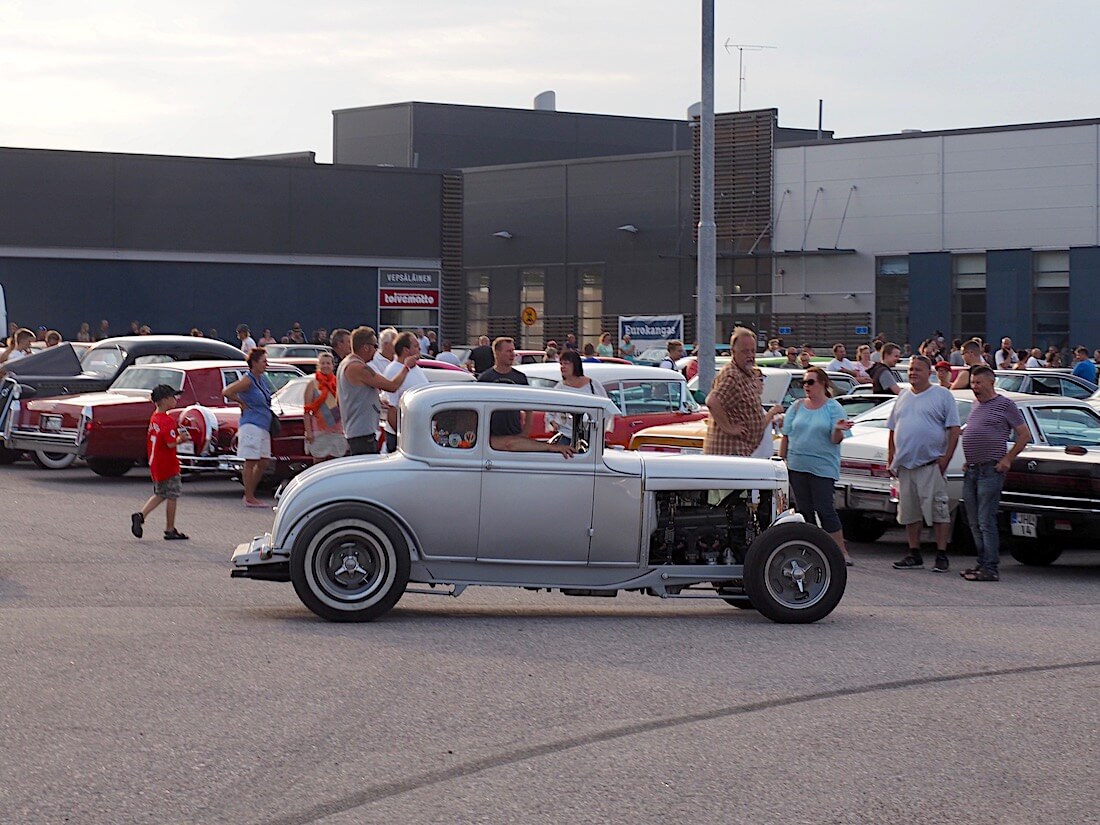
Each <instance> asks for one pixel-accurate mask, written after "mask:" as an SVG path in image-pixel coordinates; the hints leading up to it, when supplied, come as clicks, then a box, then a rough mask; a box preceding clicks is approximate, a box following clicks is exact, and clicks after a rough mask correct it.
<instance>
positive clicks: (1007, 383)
mask: <svg viewBox="0 0 1100 825" xmlns="http://www.w3.org/2000/svg"><path fill="white" fill-rule="evenodd" d="M993 383H994V384H995V385H996V387H997V389H999V390H1004V391H1005V392H1019V391H1020V387H1021V386H1023V383H1024V379H1023V377H1022V376H1019V375H998V376H997V377H996V378H995V379H993Z"/></svg>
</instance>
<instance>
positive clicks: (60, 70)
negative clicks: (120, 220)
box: [0, 0, 1100, 161]
mask: <svg viewBox="0 0 1100 825" xmlns="http://www.w3.org/2000/svg"><path fill="white" fill-rule="evenodd" d="M699 5H700V4H699V3H698V2H695V1H694V0H629V2H627V1H626V0H586V1H585V2H579V1H578V0H543V2H539V3H533V2H524V0H513V2H497V0H405V2H390V1H389V0H386V1H385V2H382V1H381V0H310V2H297V3H293V4H291V3H286V2H283V0H268V2H262V3H261V2H252V1H251V0H247V1H240V2H234V0H217V1H216V2H212V0H185V2H182V3H181V2H176V3H171V4H169V3H163V2H158V0H143V1H141V2H139V1H138V0H127V1H124V0H100V2H98V3H88V2H86V0H82V2H72V1H71V0H35V2H29V0H0V146H25V147H36V148H58V149H89V150H101V151H117V152H143V153H152V154H181V155H209V156H220V157H235V156H241V155H251V154H265V153H275V152H289V151H300V150H313V151H316V152H317V155H318V160H322V161H328V160H330V159H331V157H332V116H331V112H332V110H333V109H342V108H350V107H355V106H368V105H375V104H381V103H392V102H399V101H406V100H421V101H433V102H449V103H467V104H478V105H487V106H509V107H519V108H529V107H530V106H531V102H532V99H533V98H534V96H535V95H536V94H537V93H538V92H540V91H543V90H545V89H553V90H555V91H556V92H557V100H558V109H560V110H562V111H576V112H600V113H608V114H616V115H644V116H653V117H669V118H682V117H684V113H685V110H686V109H687V106H688V105H689V104H690V103H692V102H693V101H696V100H698V99H699V96H700V93H699V19H700V17H699ZM716 7H717V15H716V16H717V23H716V32H717V33H716V39H717V41H718V44H719V46H718V51H717V54H716V58H715V62H716V74H717V79H716V109H717V110H718V111H729V110H736V108H737V85H738V84H737V74H738V72H737V52H736V50H733V51H731V52H730V53H728V54H727V52H726V51H725V50H724V49H723V48H722V44H723V43H725V42H726V41H727V40H729V41H730V42H732V43H746V44H764V45H770V46H775V47H776V48H775V49H769V50H767V51H746V52H745V56H744V57H745V77H746V80H745V84H744V87H743V92H742V94H743V101H744V108H746V109H749V108H761V107H770V106H775V107H778V109H779V113H780V124H781V125H784V126H794V127H805V128H812V127H814V126H816V123H817V100H818V98H824V100H825V128H826V129H832V130H834V131H835V132H836V134H837V135H838V136H849V135H859V134H877V133H884V132H896V131H899V130H901V129H906V128H910V129H925V130H932V129H949V128H961V127H967V126H988V125H996V124H1005V123H1027V122H1036V121H1045V120H1064V119H1073V118H1089V117H1100V97H1098V94H1097V88H1098V84H1097V81H1098V80H1100V56H1098V55H1100V48H1097V45H1096V42H1095V38H1096V33H1097V31H1100V3H1097V2H1095V0H1089V1H1086V0H1064V1H1063V2H1055V3H1051V4H1040V3H1036V2H1033V1H1032V2H1028V3H1024V2H1016V0H1008V2H1005V1H1004V0H1002V2H1000V3H996V4H994V3H988V2H982V3H978V2H971V0H955V2H947V1H946V0H924V2H920V3H905V4H900V3H889V2H875V3H869V2H862V0H849V2H843V3H836V2H829V0H817V1H816V2H809V1H808V0H788V1H787V2H768V3H764V2H759V1H758V2H753V3H731V2H722V0H718V2H717V4H716Z"/></svg>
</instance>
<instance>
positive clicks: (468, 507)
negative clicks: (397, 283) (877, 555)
mask: <svg viewBox="0 0 1100 825" xmlns="http://www.w3.org/2000/svg"><path fill="white" fill-rule="evenodd" d="M619 414H620V413H619V410H618V409H617V408H616V407H615V405H614V403H612V402H611V401H610V400H608V399H605V398H600V397H597V396H591V395H581V394H579V393H571V392H564V391H561V390H553V389H539V388H534V387H523V386H516V385H503V384H487V383H471V384H450V385H437V386H432V387H424V388H421V389H418V390H417V391H416V392H413V393H407V394H406V395H404V396H403V397H402V399H401V404H400V408H399V423H398V451H397V452H396V453H392V454H390V455H386V456H358V457H352V458H342V459H336V460H333V461H328V462H325V463H324V464H319V465H317V466H315V467H311V468H310V469H308V470H306V471H305V472H303V473H302V474H300V475H299V476H297V477H296V478H295V479H293V480H292V481H291V482H290V483H289V484H288V485H287V486H286V487H285V488H284V489H283V491H282V493H281V495H280V496H279V497H278V501H277V504H276V506H275V521H274V525H273V526H272V530H271V532H270V533H269V534H266V535H263V536H258V537H256V538H254V539H253V540H252V541H250V542H247V543H245V544H241V545H240V546H238V547H237V549H236V551H235V552H234V554H233V557H232V564H233V570H232V576H233V577H234V578H251V579H259V580H265V581H277V582H288V581H289V582H292V583H293V585H294V589H295V591H296V593H297V594H298V597H299V598H300V599H301V600H302V602H303V603H304V604H305V605H306V606H307V607H308V608H309V609H310V610H312V611H313V612H314V613H316V614H317V615H318V616H321V617H323V618H325V619H328V620H331V621H345V622H347V621H368V620H371V619H374V618H377V617H378V616H381V615H382V614H384V613H386V612H387V611H388V610H390V609H391V608H392V607H393V606H394V605H395V604H396V603H397V601H398V600H399V599H400V598H401V596H402V595H403V594H404V593H406V592H410V593H418V594H435V595H452V596H457V595H459V594H460V593H462V591H463V590H465V589H466V587H468V586H469V585H474V584H478V585H497V586H514V587H523V588H527V589H530V590H541V589H544V588H545V589H557V590H560V591H561V592H562V593H564V594H566V595H571V596H614V595H615V594H616V593H617V592H618V591H620V590H624V591H638V592H643V593H647V594H650V595H653V596H659V597H661V598H688V599H690V598H711V599H721V600H724V601H726V602H728V603H730V604H732V605H734V606H736V607H754V608H756V609H757V610H759V611H760V612H761V613H762V614H763V615H764V616H766V617H768V618H769V619H772V620H774V621H777V622H799V623H802V622H813V621H817V620H818V619H821V618H822V617H824V616H827V615H828V614H829V613H830V612H831V611H832V610H833V608H835V607H836V605H837V603H838V602H839V601H840V599H841V597H842V595H843V594H844V588H845V584H846V581H847V577H846V570H845V566H844V559H843V557H842V555H841V553H840V550H839V548H837V546H836V544H835V543H834V542H833V541H832V539H830V538H829V536H828V535H827V534H826V533H825V532H823V531H822V530H820V529H819V528H817V527H815V526H811V525H808V524H806V523H805V522H804V521H803V519H802V517H801V516H799V515H797V514H795V513H792V512H789V511H788V509H787V501H788V499H787V496H788V483H787V469H786V466H785V465H784V464H783V463H782V462H780V461H773V460H767V459H751V458H738V457H732V456H730V457H726V456H690V455H653V454H644V453H637V452H626V451H621V450H614V449H605V435H606V433H607V432H608V430H609V429H610V428H611V427H613V426H614V419H615V417H616V416H617V415H619ZM530 415H539V416H544V417H559V418H561V417H568V418H570V419H571V426H570V427H569V428H567V429H568V430H569V431H570V432H571V435H570V437H569V440H568V441H567V440H566V439H565V438H564V437H563V436H562V435H561V434H560V433H559V434H558V435H555V436H554V438H553V439H551V440H548V441H543V440H540V439H528V438H524V437H523V436H522V435H519V436H515V435H513V436H502V435H499V434H494V433H493V431H496V432H497V433H499V432H501V429H502V427H501V426H498V425H503V424H505V423H506V422H508V421H512V420H514V421H516V422H519V421H521V420H522V417H524V416H530ZM555 439H556V441H555ZM566 444H568V445H569V447H571V450H567V449H566V447H565V445H566ZM570 451H572V452H573V454H572V455H568V456H567V454H568V453H569V452H570ZM442 502H446V505H445V506H444V505H443V504H442ZM531 502H538V506H531ZM410 583H415V585H424V586H413V587H409V585H410Z"/></svg>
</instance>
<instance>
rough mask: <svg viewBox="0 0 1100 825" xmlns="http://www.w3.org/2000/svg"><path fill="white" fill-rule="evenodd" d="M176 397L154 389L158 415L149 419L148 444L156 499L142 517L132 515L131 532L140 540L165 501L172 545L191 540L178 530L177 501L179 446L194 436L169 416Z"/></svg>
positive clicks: (170, 391)
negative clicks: (154, 513) (152, 517)
mask: <svg viewBox="0 0 1100 825" xmlns="http://www.w3.org/2000/svg"><path fill="white" fill-rule="evenodd" d="M177 395H179V393H178V392H177V391H176V390H174V389H172V388H171V387H170V386H168V385H167V384H158V385H157V386H155V387H153V403H154V404H156V405H157V411H156V412H155V413H153V417H152V418H150V419H149V437H148V440H147V441H146V443H145V446H146V451H147V452H148V454H149V475H150V476H152V477H153V495H152V496H150V497H149V500H148V501H147V502H145V506H144V507H142V508H141V512H140V513H132V514H131V515H130V532H131V533H133V534H134V535H135V536H136V537H137V538H139V539H140V538H141V535H142V532H143V530H142V525H143V524H145V517H146V516H147V515H149V514H150V513H151V512H153V510H155V509H156V508H157V507H158V506H160V503H161V502H162V501H167V502H168V506H167V508H166V511H165V516H166V519H165V521H166V523H165V526H164V538H165V539H167V540H169V541H171V540H178V539H187V538H190V536H188V535H185V534H184V533H181V532H180V531H179V530H177V529H176V500H177V499H179V497H180V493H181V492H182V490H183V485H182V484H181V482H180V460H179V456H177V455H176V445H177V444H179V443H181V442H183V441H189V440H190V439H191V434H190V433H188V432H187V430H186V429H184V428H183V427H180V426H179V423H178V422H177V421H175V420H174V419H173V418H172V416H170V415H169V414H168V411H169V410H170V409H172V408H173V407H174V406H176V396H177Z"/></svg>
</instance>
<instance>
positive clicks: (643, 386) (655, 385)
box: [608, 381, 681, 415]
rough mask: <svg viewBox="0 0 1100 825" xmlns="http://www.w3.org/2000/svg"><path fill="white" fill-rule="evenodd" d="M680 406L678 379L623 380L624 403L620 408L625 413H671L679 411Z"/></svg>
mask: <svg viewBox="0 0 1100 825" xmlns="http://www.w3.org/2000/svg"><path fill="white" fill-rule="evenodd" d="M608 394H609V395H610V393H608ZM680 406H681V398H680V386H679V383H678V382H676V381H623V383H622V404H621V405H619V408H620V409H621V410H623V412H624V414H625V415H645V414H646V413H671V412H677V411H678V410H679V409H680Z"/></svg>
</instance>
